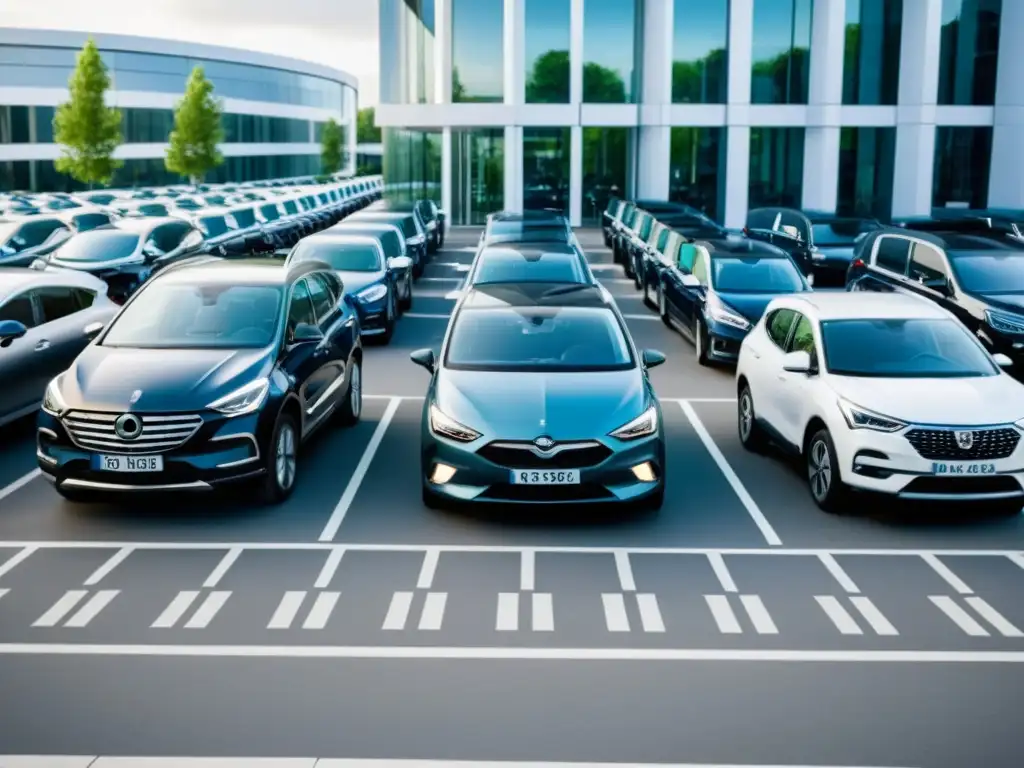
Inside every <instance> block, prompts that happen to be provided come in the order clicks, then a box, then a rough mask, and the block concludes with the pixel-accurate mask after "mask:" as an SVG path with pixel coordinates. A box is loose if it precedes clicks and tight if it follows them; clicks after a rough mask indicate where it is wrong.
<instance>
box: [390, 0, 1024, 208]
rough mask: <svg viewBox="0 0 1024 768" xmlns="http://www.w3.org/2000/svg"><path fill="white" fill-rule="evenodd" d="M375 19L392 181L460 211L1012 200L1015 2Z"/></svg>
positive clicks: (572, 2)
mask: <svg viewBox="0 0 1024 768" xmlns="http://www.w3.org/2000/svg"><path fill="white" fill-rule="evenodd" d="M380 31H381V48H380V67H381V98H380V101H381V103H380V104H379V106H378V107H377V112H376V117H377V123H378V124H379V125H381V126H382V127H383V135H384V143H385V147H384V163H383V169H384V176H385V181H386V184H387V185H388V190H389V194H391V195H405V196H412V197H415V196H418V195H430V196H432V197H434V198H435V199H437V201H438V202H439V203H440V204H441V205H442V206H443V207H444V208H446V209H447V210H449V211H450V212H451V214H452V222H453V223H454V224H474V223H478V222H480V221H482V220H483V219H484V217H486V215H487V214H488V213H489V212H491V211H494V210H500V209H507V210H522V209H531V208H551V209H556V210H564V211H566V212H567V213H568V214H569V215H570V217H571V220H572V222H573V223H574V224H576V225H580V224H586V223H589V222H593V221H596V220H597V218H598V217H599V215H600V211H601V209H602V208H603V207H604V205H605V202H606V201H607V199H608V197H609V196H610V195H616V194H617V195H627V196H632V197H635V198H648V199H651V198H653V199H672V200H679V201H686V202H690V203H692V204H694V205H697V206H699V207H701V208H703V209H704V210H706V211H707V212H708V213H709V214H711V215H712V216H714V217H715V218H716V219H718V220H719V221H722V222H724V223H725V224H726V225H728V226H741V225H742V224H743V221H744V219H745V216H746V212H747V210H748V209H749V208H752V207H756V206H761V205H792V206H801V207H803V208H806V209H813V210H824V211H838V212H840V213H848V214H863V215H874V216H878V217H880V218H883V219H884V218H888V217H890V216H909V215H920V214H926V213H928V212H929V211H930V210H931V208H932V207H934V206H966V205H971V206H989V207H1008V208H1020V209H1024V164H1022V160H1021V158H1022V154H1021V147H1022V146H1024V78H1021V77H1020V76H1019V73H1020V72H1022V71H1024V46H1022V45H1019V44H1016V45H1015V42H1016V41H1017V40H1019V39H1021V38H1022V35H1024V2H1020V1H1018V0H380Z"/></svg>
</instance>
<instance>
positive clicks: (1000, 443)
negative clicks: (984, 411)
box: [907, 427, 1020, 461]
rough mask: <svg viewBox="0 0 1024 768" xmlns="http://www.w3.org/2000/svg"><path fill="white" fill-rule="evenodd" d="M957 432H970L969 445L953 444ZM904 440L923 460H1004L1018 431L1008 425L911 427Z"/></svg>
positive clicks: (1014, 443) (1011, 450)
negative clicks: (965, 427) (947, 427)
mask: <svg viewBox="0 0 1024 768" xmlns="http://www.w3.org/2000/svg"><path fill="white" fill-rule="evenodd" d="M957 432H970V433H971V435H972V437H973V442H972V444H971V447H970V448H961V447H960V446H959V445H958V444H957V440H956V433H957ZM907 440H909V441H910V444H911V445H912V446H914V449H915V450H916V451H917V452H918V453H919V454H921V456H923V457H924V458H926V459H938V460H951V461H967V460H972V459H973V460H979V461H990V460H992V459H1005V458H1006V457H1008V456H1009V455H1010V454H1011V453H1013V452H1014V450H1015V449H1016V448H1017V443H1019V442H1020V432H1018V431H1017V430H1016V429H1013V428H1012V427H996V428H989V429H971V430H953V429H912V430H910V431H909V432H907Z"/></svg>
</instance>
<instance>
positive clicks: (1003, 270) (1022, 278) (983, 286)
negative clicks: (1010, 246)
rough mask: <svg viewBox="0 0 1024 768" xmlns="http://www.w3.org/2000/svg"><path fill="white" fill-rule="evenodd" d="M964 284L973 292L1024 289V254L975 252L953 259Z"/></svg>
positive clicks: (962, 285) (959, 280)
mask: <svg viewBox="0 0 1024 768" xmlns="http://www.w3.org/2000/svg"><path fill="white" fill-rule="evenodd" d="M952 266H953V271H954V272H955V273H956V278H957V281H958V282H959V283H960V285H961V287H962V288H963V289H964V290H965V291H968V292H970V293H1020V292H1022V291H1024V254H1021V253H1010V254H987V253H986V254H980V253H979V254H971V255H957V256H956V257H954V258H953V259H952Z"/></svg>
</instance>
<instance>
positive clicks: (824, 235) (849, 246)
mask: <svg viewBox="0 0 1024 768" xmlns="http://www.w3.org/2000/svg"><path fill="white" fill-rule="evenodd" d="M803 214H804V215H805V216H806V217H807V220H808V222H809V225H808V227H809V228H808V229H807V231H808V232H809V233H810V234H809V236H808V241H809V243H810V245H811V246H813V247H812V248H811V249H810V256H811V270H812V272H811V274H812V275H814V285H815V286H817V287H818V288H835V287H839V288H842V287H844V286H845V285H846V273H847V272H848V271H849V269H850V262H852V261H853V252H854V250H855V248H856V246H857V243H858V242H860V241H861V240H863V239H864V237H866V236H867V234H868V233H869V232H874V231H875V230H877V229H880V228H881V227H882V223H881V222H880V221H878V220H877V219H873V218H868V217H863V216H838V215H836V214H831V213H822V212H820V211H803Z"/></svg>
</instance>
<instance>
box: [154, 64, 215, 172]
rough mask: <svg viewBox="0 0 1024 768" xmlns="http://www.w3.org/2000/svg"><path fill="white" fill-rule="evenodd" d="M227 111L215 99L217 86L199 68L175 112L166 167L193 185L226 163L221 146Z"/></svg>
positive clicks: (165, 162)
mask: <svg viewBox="0 0 1024 768" xmlns="http://www.w3.org/2000/svg"><path fill="white" fill-rule="evenodd" d="M222 114H223V107H222V106H221V104H220V102H219V101H218V100H217V99H216V98H215V97H214V95H213V83H211V82H210V81H209V80H207V79H206V74H205V73H204V72H203V68H202V67H196V68H195V69H193V70H192V74H191V75H189V78H188V83H187V84H186V85H185V95H184V97H183V98H182V99H181V101H179V102H178V106H177V107H175V109H174V130H173V131H171V145H170V146H169V147H168V148H167V157H166V158H165V159H164V165H165V166H167V170H169V171H171V172H172V173H177V174H180V175H182V176H188V178H189V180H190V181H191V182H192V183H193V184H198V183H199V182H200V181H202V179H203V177H204V176H205V175H206V174H207V173H209V172H210V171H212V170H213V169H214V168H216V167H217V166H218V165H220V164H221V163H223V162H224V156H223V155H222V154H221V153H220V150H219V149H218V148H217V145H218V144H220V143H221V142H222V141H224V126H223V125H222V124H221V116H222Z"/></svg>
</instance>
